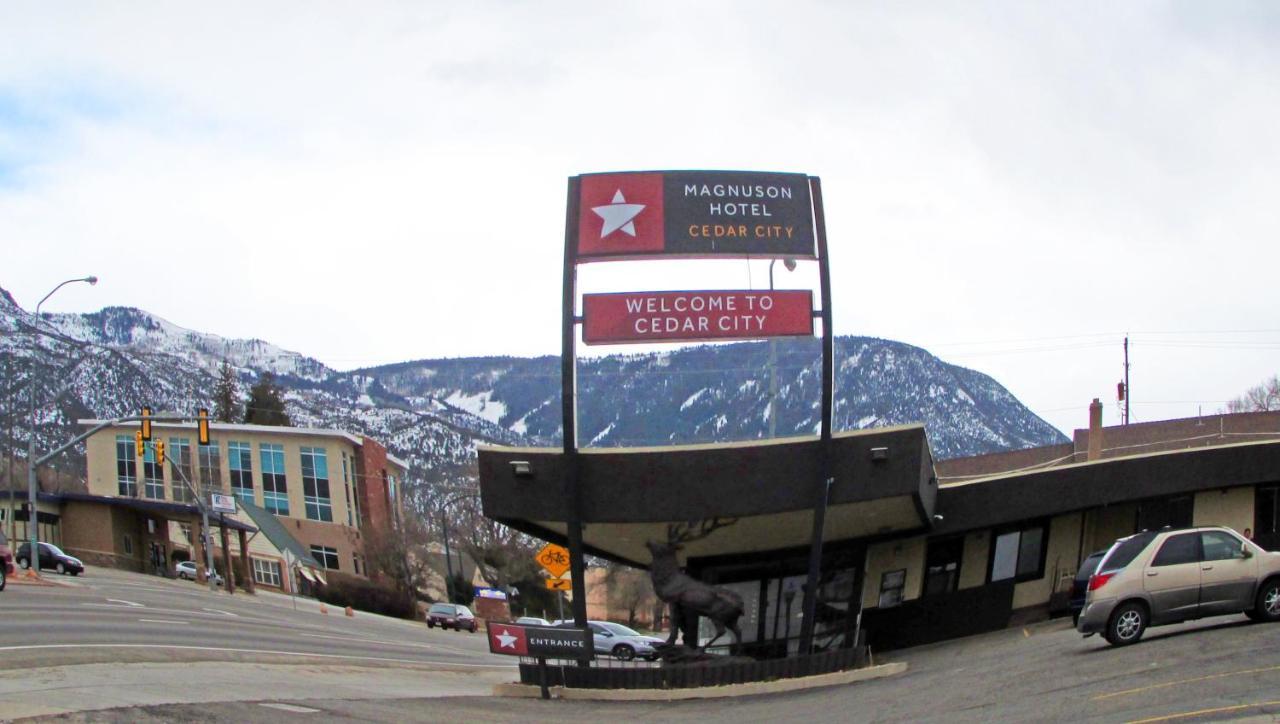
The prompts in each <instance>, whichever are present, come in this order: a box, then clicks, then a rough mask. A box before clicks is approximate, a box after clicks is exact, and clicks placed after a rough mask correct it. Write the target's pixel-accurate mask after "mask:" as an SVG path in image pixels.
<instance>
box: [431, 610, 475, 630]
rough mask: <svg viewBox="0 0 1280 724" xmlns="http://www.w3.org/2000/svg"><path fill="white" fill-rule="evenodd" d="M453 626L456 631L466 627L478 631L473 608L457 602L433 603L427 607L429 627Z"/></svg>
mask: <svg viewBox="0 0 1280 724" xmlns="http://www.w3.org/2000/svg"><path fill="white" fill-rule="evenodd" d="M436 626H439V627H440V628H451V629H453V630H455V631H461V630H462V629H466V630H468V631H470V632H471V633H475V632H476V617H475V616H474V615H473V614H472V613H471V609H469V608H467V607H466V606H461V605H459V604H456V603H433V604H431V608H429V609H427V628H435V627H436Z"/></svg>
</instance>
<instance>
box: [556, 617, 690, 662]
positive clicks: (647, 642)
mask: <svg viewBox="0 0 1280 724" xmlns="http://www.w3.org/2000/svg"><path fill="white" fill-rule="evenodd" d="M561 625H563V626H566V627H572V626H573V622H572V621H568V622H565V623H563V624H561ZM587 626H589V627H590V628H591V638H592V641H593V642H594V644H595V650H596V653H597V654H603V655H605V656H612V657H614V658H616V659H621V660H623V661H630V660H632V659H634V658H636V657H637V656H639V657H640V658H642V659H645V660H646V661H653V660H654V659H656V658H658V652H657V651H655V650H654V648H653V647H654V645H655V644H662V643H666V639H660V638H657V637H656V636H645V635H644V634H642V633H639V632H638V631H635V630H634V629H630V628H627V627H626V626H623V625H622V624H620V623H613V622H610V621H587Z"/></svg>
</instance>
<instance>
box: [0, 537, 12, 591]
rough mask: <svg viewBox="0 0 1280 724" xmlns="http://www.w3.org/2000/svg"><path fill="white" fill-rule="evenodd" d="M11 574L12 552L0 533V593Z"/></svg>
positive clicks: (7, 541)
mask: <svg viewBox="0 0 1280 724" xmlns="http://www.w3.org/2000/svg"><path fill="white" fill-rule="evenodd" d="M13 574H14V570H13V551H11V550H9V539H8V538H6V537H5V535H4V532H3V531H0V591H3V590H4V586H5V583H6V582H8V580H9V576H12V575H13Z"/></svg>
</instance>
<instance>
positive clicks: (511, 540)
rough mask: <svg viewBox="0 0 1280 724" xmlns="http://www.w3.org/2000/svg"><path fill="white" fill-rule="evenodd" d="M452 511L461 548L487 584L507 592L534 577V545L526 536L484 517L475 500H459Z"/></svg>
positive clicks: (535, 567)
mask: <svg viewBox="0 0 1280 724" xmlns="http://www.w3.org/2000/svg"><path fill="white" fill-rule="evenodd" d="M451 512H452V513H453V514H452V515H451V516H450V517H451V520H454V521H456V522H457V530H458V535H459V543H460V547H461V548H462V549H463V550H464V551H466V552H467V555H468V556H470V558H471V559H472V560H473V561H475V564H476V566H477V567H478V568H479V569H480V575H481V576H482V577H483V578H484V579H485V580H486V581H488V582H489V584H490V585H492V586H494V587H496V588H500V589H502V590H507V589H508V588H509V587H510V586H512V585H513V584H517V583H519V582H523V581H528V580H532V579H534V578H536V577H537V568H538V564H537V563H536V562H534V560H533V554H534V553H535V546H534V544H533V541H532V540H531V539H530V538H529V537H528V536H526V535H523V534H521V533H519V532H518V531H515V530H513V529H511V528H508V527H507V526H505V525H503V524H501V523H499V522H497V521H495V520H491V519H489V518H486V517H485V516H484V513H483V512H482V511H481V509H480V501H479V500H478V499H477V498H465V499H463V500H460V501H458V502H457V508H456V509H455V510H454V511H451ZM446 514H449V513H446Z"/></svg>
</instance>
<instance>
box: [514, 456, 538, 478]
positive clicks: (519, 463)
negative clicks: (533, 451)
mask: <svg viewBox="0 0 1280 724" xmlns="http://www.w3.org/2000/svg"><path fill="white" fill-rule="evenodd" d="M511 474H512V475H514V476H516V477H517V478H532V477H533V466H532V465H530V464H529V461H528V460H512V461H511Z"/></svg>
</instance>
